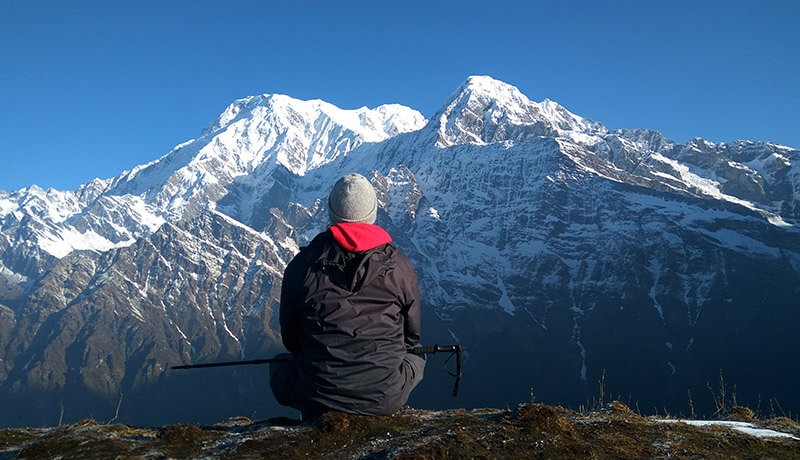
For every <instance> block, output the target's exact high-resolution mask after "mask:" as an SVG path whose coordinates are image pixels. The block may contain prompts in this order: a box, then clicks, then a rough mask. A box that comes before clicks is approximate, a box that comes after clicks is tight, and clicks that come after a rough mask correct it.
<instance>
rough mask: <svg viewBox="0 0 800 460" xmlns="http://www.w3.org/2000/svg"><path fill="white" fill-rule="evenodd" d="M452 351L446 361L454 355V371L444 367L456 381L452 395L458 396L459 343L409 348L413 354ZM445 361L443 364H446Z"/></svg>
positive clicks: (459, 377) (459, 376)
mask: <svg viewBox="0 0 800 460" xmlns="http://www.w3.org/2000/svg"><path fill="white" fill-rule="evenodd" d="M448 352H449V353H452V354H451V355H450V357H448V358H447V361H449V360H450V358H452V357H453V355H455V357H456V372H455V373H452V372H450V371H449V370H447V368H446V367H445V370H446V371H447V373H448V374H450V375H451V376H453V377H455V379H456V381H455V383H453V396H458V386H459V384H460V383H461V345H459V344H456V345H431V346H427V347H423V346H419V347H414V348H412V349H411V353H414V354H415V355H428V354H433V353H448ZM447 361H445V365H447Z"/></svg>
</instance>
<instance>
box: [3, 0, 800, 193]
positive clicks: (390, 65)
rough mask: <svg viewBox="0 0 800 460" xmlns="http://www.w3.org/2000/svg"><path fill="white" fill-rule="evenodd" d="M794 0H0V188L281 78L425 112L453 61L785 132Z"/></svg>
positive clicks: (675, 128)
mask: <svg viewBox="0 0 800 460" xmlns="http://www.w3.org/2000/svg"><path fill="white" fill-rule="evenodd" d="M799 26H800V1H796V0H762V1H756V0H752V1H736V0H719V1H706V0H696V1H650V0H629V1H607V2H601V1H533V0H531V1H506V0H494V1H467V0H459V1H414V0H409V1H399V2H398V1H393V2H389V1H378V0H373V1H346V0H345V1H322V0H319V1H302V0H281V1H267V0H264V1H236V0H231V1H218V0H217V1H199V0H198V1H176V0H169V1H160V0H152V1H140V0H126V1H81V0H73V1H68V0H63V1H60V0H53V1H40V0H0V189H3V190H7V191H10V190H16V189H18V188H21V187H24V186H28V185H31V184H37V185H39V186H41V187H45V188H46V187H55V188H58V189H65V190H66V189H74V188H75V187H77V186H78V185H79V184H81V183H84V182H87V181H89V180H91V179H92V178H94V177H100V178H108V177H113V176H116V175H117V174H119V173H120V172H122V171H123V170H125V169H130V168H131V167H133V166H135V165H138V164H141V163H145V162H148V161H151V160H154V159H156V158H158V157H160V156H161V155H163V154H164V153H166V152H167V151H169V150H170V149H171V148H172V147H173V146H174V145H175V144H177V143H179V142H183V141H185V140H188V139H191V138H194V137H197V136H198V134H199V133H200V131H201V129H202V128H203V127H204V126H205V125H206V124H207V123H209V122H210V121H212V120H213V119H214V118H215V117H216V116H217V115H218V114H219V113H220V112H221V111H222V110H223V109H224V108H225V107H226V106H227V105H228V104H229V103H230V102H232V101H233V100H234V99H236V98H240V97H244V96H248V95H254V94H262V93H282V94H288V95H290V96H293V97H296V98H300V99H317V98H319V99H324V100H326V101H329V102H331V103H333V104H336V105H338V106H340V107H343V108H357V107H361V106H364V105H366V106H369V107H374V106H377V105H380V104H383V103H400V104H404V105H407V106H410V107H413V108H415V109H417V110H420V111H421V112H422V113H423V114H424V115H425V116H427V117H430V116H431V115H432V114H433V112H434V111H435V110H436V109H438V108H439V106H440V105H441V104H442V102H444V100H445V99H446V98H447V96H448V95H449V94H450V93H451V92H452V91H453V90H455V89H456V87H457V86H458V85H459V84H460V83H462V82H463V81H464V80H465V79H466V77H467V76H469V75H490V76H493V77H495V78H497V79H500V80H503V81H505V82H508V83H510V84H512V85H515V86H517V87H518V88H520V90H521V91H522V92H523V93H525V94H526V95H527V96H528V97H530V98H531V99H533V100H535V101H541V100H542V99H544V98H550V99H552V100H555V101H557V102H559V103H561V104H562V105H564V106H565V107H567V108H568V109H570V110H571V111H573V112H575V113H577V114H578V115H581V116H584V117H588V118H592V119H594V120H597V121H601V122H603V123H604V124H605V125H606V126H608V127H609V128H651V129H655V130H658V131H661V132H662V133H664V134H665V135H666V136H667V137H669V138H671V139H674V140H676V141H680V142H683V141H685V140H687V139H689V138H691V137H696V136H699V137H703V138H706V139H709V140H711V141H731V140H735V139H752V140H769V141H773V142H777V143H781V144H785V145H789V146H792V147H795V148H800V113H799V112H800V32H798V29H799Z"/></svg>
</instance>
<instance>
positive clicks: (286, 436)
mask: <svg viewBox="0 0 800 460" xmlns="http://www.w3.org/2000/svg"><path fill="white" fill-rule="evenodd" d="M667 422H670V423H667ZM672 422H674V423H672ZM753 425H757V426H759V427H764V428H766V429H759V430H755V429H753V428H750V427H751V426H753ZM736 427H738V428H736ZM743 427H744V428H743ZM742 429H745V431H742ZM14 455H16V456H17V458H20V459H24V458H82V459H90V458H113V457H117V458H119V456H121V455H124V456H126V458H127V457H137V458H165V457H168V458H237V459H239V458H335V459H342V458H353V459H356V458H387V459H390V458H391V459H403V458H415V459H416V458H534V457H543V458H544V457H546V458H552V459H559V458H569V459H574V458H615V459H640V458H651V459H661V458H707V459H713V458H720V459H722V458H783V459H792V458H800V425H798V424H797V423H795V422H793V421H791V420H788V419H785V418H779V419H772V420H766V421H761V422H756V423H755V424H749V423H747V424H746V423H742V422H730V423H728V424H716V425H713V426H712V427H708V428H703V427H696V426H692V425H691V424H690V423H683V422H682V421H680V420H663V419H657V418H645V417H642V416H640V415H637V414H635V413H634V412H632V411H631V410H630V409H629V408H628V407H626V406H625V405H624V404H622V403H620V402H618V401H614V402H612V403H610V404H608V405H607V406H606V407H604V408H603V409H601V410H598V411H595V412H591V413H585V414H580V413H577V412H573V411H569V410H566V409H564V408H561V407H556V406H547V405H543V404H526V405H521V406H519V407H518V408H517V409H516V410H513V411H512V410H500V409H476V410H472V411H466V410H463V409H459V410H447V411H426V410H419V409H410V408H408V409H404V410H402V411H400V412H399V413H397V414H394V415H392V416H384V417H367V416H355V415H347V414H342V413H336V412H331V413H328V414H325V415H324V416H322V417H320V418H319V419H317V420H315V421H312V422H307V423H305V424H302V425H297V426H289V427H287V426H280V425H275V424H271V423H269V422H264V421H251V420H249V419H247V418H244V417H242V418H235V419H230V420H228V421H227V422H225V423H218V424H215V425H210V426H195V425H170V426H165V427H162V428H136V427H131V426H127V425H109V424H99V423H97V422H95V421H93V420H83V421H81V422H78V423H75V424H73V425H68V426H60V427H54V428H39V429H32V428H27V429H6V430H0V458H6V457H7V456H14Z"/></svg>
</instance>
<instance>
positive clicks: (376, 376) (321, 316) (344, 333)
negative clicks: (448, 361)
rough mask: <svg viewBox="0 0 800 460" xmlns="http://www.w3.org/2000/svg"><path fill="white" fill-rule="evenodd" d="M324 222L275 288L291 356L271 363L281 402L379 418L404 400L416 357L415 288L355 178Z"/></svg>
mask: <svg viewBox="0 0 800 460" xmlns="http://www.w3.org/2000/svg"><path fill="white" fill-rule="evenodd" d="M329 212H330V214H331V221H332V223H333V225H331V227H329V228H328V229H327V230H326V231H325V232H322V233H320V234H319V235H317V237H316V238H314V240H313V241H312V242H311V243H310V244H309V245H308V246H307V247H304V248H302V249H301V251H300V252H299V253H298V254H297V255H296V256H295V258H294V259H293V260H292V261H291V262H290V263H289V265H288V266H287V268H286V270H285V272H284V279H283V286H282V290H281V311H280V322H281V334H282V338H283V342H284V345H285V346H286V348H287V350H289V352H290V353H291V354H292V358H293V359H291V360H289V361H286V362H285V363H280V364H275V365H273V367H272V368H271V370H270V374H271V379H270V385H271V387H272V389H273V392H274V393H275V396H276V398H277V399H278V401H279V402H280V403H281V404H284V405H288V406H290V407H294V408H296V409H298V410H300V411H301V413H302V414H303V417H304V418H309V417H313V416H315V415H319V414H321V413H323V412H325V411H328V410H336V411H342V412H349V413H356V414H368V415H385V414H390V413H392V412H394V411H396V410H397V409H399V408H400V407H402V405H403V404H405V402H406V401H407V399H408V396H409V393H410V392H411V390H412V389H413V388H414V387H415V386H416V384H417V383H419V381H420V380H421V379H422V374H423V369H424V364H425V361H424V360H423V359H422V358H421V357H419V356H416V355H414V354H411V353H409V350H410V349H411V348H413V347H415V346H418V345H419V340H420V295H419V288H418V285H417V279H416V275H415V273H414V269H413V267H412V265H411V263H410V262H409V260H408V259H407V258H406V257H405V256H404V255H403V254H402V253H401V252H400V251H399V250H398V249H397V248H396V247H395V246H394V245H392V244H391V237H390V236H389V234H388V233H387V232H386V231H385V230H383V229H382V228H380V227H378V226H376V225H374V224H373V222H374V220H375V214H376V212H377V199H376V198H375V194H374V189H373V188H372V186H371V185H370V184H369V182H368V181H367V180H366V179H365V178H363V176H359V175H348V176H345V177H343V178H342V179H340V180H339V181H338V182H337V183H336V185H335V186H334V188H333V191H332V192H331V196H330V198H329Z"/></svg>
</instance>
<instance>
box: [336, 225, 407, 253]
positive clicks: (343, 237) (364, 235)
mask: <svg viewBox="0 0 800 460" xmlns="http://www.w3.org/2000/svg"><path fill="white" fill-rule="evenodd" d="M330 231H331V234H332V235H333V239H334V240H336V242H337V243H338V244H339V246H341V247H342V249H344V250H346V251H350V252H364V251H369V250H370V249H375V248H377V247H378V246H381V245H383V244H386V243H391V242H392V237H391V236H390V235H389V233H388V232H387V231H386V230H384V229H382V228H381V227H378V226H377V225H373V224H366V223H363V222H340V223H337V224H333V225H331V226H330Z"/></svg>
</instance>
